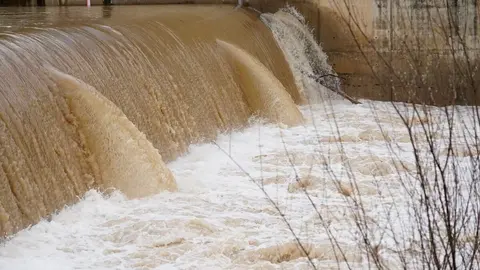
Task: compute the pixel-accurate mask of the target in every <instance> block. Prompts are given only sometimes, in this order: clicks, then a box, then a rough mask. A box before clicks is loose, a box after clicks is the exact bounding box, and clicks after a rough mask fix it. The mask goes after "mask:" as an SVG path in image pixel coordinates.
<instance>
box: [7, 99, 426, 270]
mask: <svg viewBox="0 0 480 270" xmlns="http://www.w3.org/2000/svg"><path fill="white" fill-rule="evenodd" d="M373 107H375V109H373ZM373 110H375V112H376V113H373ZM301 111H302V113H303V115H304V117H305V119H306V124H305V125H304V126H299V127H293V128H288V129H287V128H283V127H281V126H276V125H273V124H264V123H262V122H261V121H259V120H258V119H252V125H251V126H250V127H249V128H247V129H245V130H242V131H237V132H232V133H230V134H223V135H220V136H219V138H218V139H217V140H216V142H215V143H209V144H201V145H193V146H191V147H190V153H189V154H187V155H185V156H183V157H180V158H179V159H177V160H176V161H174V162H171V163H169V164H168V167H169V168H170V169H171V171H172V172H173V173H174V175H175V178H176V179H177V182H178V186H179V191H178V192H175V193H168V192H166V193H161V194H157V195H154V196H152V197H149V198H143V199H136V200H127V199H126V198H125V197H124V196H123V195H122V194H120V193H113V194H111V195H109V196H106V195H102V194H100V193H98V192H96V191H93V190H92V191H90V192H88V193H87V194H86V195H85V197H84V198H83V199H82V200H81V201H80V202H79V203H78V204H75V205H73V206H70V207H66V208H65V209H63V210H62V211H60V212H59V213H58V214H56V215H54V216H53V217H52V218H51V220H50V221H48V220H44V221H42V222H40V223H39V224H37V225H35V226H33V227H31V228H29V229H26V230H23V231H21V232H19V233H18V234H16V235H15V236H14V237H13V238H12V239H10V240H9V241H7V242H5V243H3V244H2V245H1V247H0V269H15V270H27V269H39V267H41V268H42V269H50V270H55V269H58V270H60V269H61V270H68V269H85V270H86V269H96V270H101V269H280V268H282V269H308V267H309V265H308V263H307V260H306V258H305V257H303V256H299V252H297V253H295V250H296V248H295V246H294V245H293V244H292V243H293V241H294V238H293V236H292V233H291V232H290V231H289V230H288V227H287V226H286V224H285V223H284V222H283V221H282V219H281V217H280V215H279V214H278V212H277V210H276V209H275V208H274V207H273V206H272V203H271V202H269V201H268V200H267V199H266V196H265V194H264V193H262V191H261V189H260V188H259V186H260V187H261V186H262V179H263V186H264V188H265V191H266V193H267V194H268V195H269V196H270V198H271V199H272V200H273V201H274V202H275V203H276V204H278V206H279V208H280V210H281V211H282V212H283V213H284V214H285V217H286V219H287V220H288V221H289V222H290V223H291V225H292V227H293V230H294V232H295V233H296V235H297V236H298V237H299V238H300V240H301V241H302V242H303V243H304V244H305V245H309V248H310V249H311V251H312V253H311V254H313V255H312V257H314V262H315V263H316V264H317V265H318V266H319V269H330V268H337V267H338V266H339V265H337V263H336V262H335V255H334V254H333V252H332V250H331V248H330V242H329V240H328V237H327V234H326V231H325V227H324V226H322V225H321V224H320V221H319V219H318V215H317V214H316V213H315V212H314V209H313V208H312V206H311V204H310V202H309V201H308V199H307V197H306V196H305V194H304V193H303V191H302V188H301V187H299V185H298V183H297V184H296V183H295V172H296V173H297V174H299V176H300V179H301V181H302V182H305V183H306V184H305V186H306V187H307V190H308V192H309V194H311V198H312V200H313V201H314V203H315V204H316V205H317V207H318V209H319V211H320V213H321V214H322V216H323V218H324V219H325V220H327V222H328V223H329V224H330V225H329V226H330V228H331V232H332V234H333V235H334V236H335V237H337V239H339V244H340V245H341V246H342V247H343V248H344V250H346V251H347V253H346V257H347V261H348V263H349V264H350V266H354V268H357V269H358V268H367V265H366V261H365V258H364V257H363V255H362V253H361V252H360V251H359V250H357V249H356V248H355V247H356V244H357V243H358V235H357V234H356V229H355V226H354V225H353V223H352V222H353V220H352V216H351V212H349V210H348V204H347V202H346V199H345V198H346V196H345V194H347V195H348V193H349V192H350V191H351V190H349V187H348V182H347V181H344V180H348V176H347V168H351V172H352V173H353V174H354V176H355V181H356V184H357V185H358V190H357V191H356V192H358V193H359V194H361V196H362V201H363V203H364V208H365V209H366V211H367V216H369V217H371V218H374V219H376V220H377V222H378V224H379V225H378V226H382V225H381V224H382V223H386V220H389V221H392V218H393V222H390V223H393V224H397V225H396V226H398V228H396V227H395V228H391V229H392V230H394V231H396V230H397V229H398V232H399V233H402V232H404V231H402V224H405V223H404V222H408V221H407V213H406V208H402V207H401V206H402V201H404V200H405V197H406V196H405V193H404V189H403V188H402V187H401V184H400V183H399V182H398V181H396V179H397V178H398V175H399V174H398V173H397V172H398V171H400V172H401V171H402V170H403V171H404V172H407V173H408V172H409V171H410V172H413V171H414V166H413V164H414V161H413V156H412V154H411V149H410V148H409V147H410V143H409V140H408V139H407V138H408V137H407V135H406V129H405V127H404V126H403V124H402V123H401V121H400V120H399V118H398V115H397V114H396V113H395V112H394V110H393V109H392V106H391V104H389V103H381V102H370V101H364V104H361V105H351V104H348V103H347V102H343V101H335V102H333V103H332V104H331V105H325V104H319V105H316V106H314V107H308V106H304V107H301ZM417 121H423V120H421V119H420V120H417ZM335 122H336V123H335ZM418 123H420V122H418ZM336 126H338V130H337V128H336ZM380 127H381V129H382V130H383V132H382V131H380ZM337 132H339V134H341V135H342V136H340V137H338V136H337V134H338V133H337ZM339 138H341V140H342V141H343V143H342V148H340V147H339V146H340V144H339V143H338V141H339ZM385 138H388V141H389V142H395V145H397V146H398V147H397V148H398V153H399V154H398V155H396V158H395V160H394V158H392V152H391V151H392V149H391V148H389V147H387V143H386V139H385ZM402 149H403V150H402ZM286 152H288V154H289V156H290V157H291V158H290V161H289V159H288V158H287V155H286V154H285V153H286ZM228 153H231V158H229V157H228ZM232 160H234V161H235V162H236V163H237V164H235V163H234V162H233V161H232ZM346 162H348V164H349V166H346V165H345V164H346ZM398 162H401V163H402V166H401V168H403V169H400V170H399V166H396V164H397V163H398ZM292 164H293V165H294V166H292ZM322 164H323V165H322ZM324 164H327V165H328V166H324ZM326 167H328V170H327V169H326ZM243 170H244V171H245V172H247V173H248V174H249V176H247V175H246V174H245V173H244V171H243ZM250 177H251V178H250ZM334 178H336V179H339V181H340V182H343V183H344V184H343V185H344V187H345V188H344V189H343V188H341V189H342V190H339V189H338V187H337V186H336V185H335V184H334V181H332V179H334ZM252 179H253V180H254V181H257V184H258V185H257V184H255V183H254V182H253V181H252ZM393 203H395V205H396V208H395V209H396V210H395V211H393V212H395V214H392V213H391V212H392V208H391V207H390V206H391V205H392V204H393ZM389 213H390V215H389ZM388 217H390V218H388ZM397 219H398V222H397V221H396V220H397ZM384 225H385V224H384ZM404 233H405V232H404ZM383 245H386V246H388V245H389V242H388V239H387V240H384V243H383ZM384 257H385V259H386V260H387V261H388V257H389V256H388V252H387V253H386V254H384ZM341 265H342V264H341ZM341 265H340V266H341Z"/></svg>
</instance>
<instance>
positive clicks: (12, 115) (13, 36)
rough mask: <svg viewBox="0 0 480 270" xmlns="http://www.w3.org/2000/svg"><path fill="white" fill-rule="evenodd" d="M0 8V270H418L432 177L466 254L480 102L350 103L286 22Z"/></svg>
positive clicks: (207, 11) (161, 11) (291, 20)
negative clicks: (443, 186) (449, 206)
mask: <svg viewBox="0 0 480 270" xmlns="http://www.w3.org/2000/svg"><path fill="white" fill-rule="evenodd" d="M13 11H15V12H13ZM0 15H1V16H0V27H1V28H0V63H1V65H0V72H1V74H2V76H3V77H2V80H0V164H1V169H0V233H1V234H2V235H1V236H2V237H1V238H0V269H2V270H3V269H15V270H17V269H20V270H27V269H28V270H33V269H38V268H39V267H41V268H45V269H59V270H60V269H61V270H66V269H67V270H69V269H72V270H73V269H85V270H87V269H88V270H104V269H135V270H136V269H138V270H140V269H142V270H144V269H152V270H153V269H164V270H166V269H312V268H314V267H316V269H371V268H373V266H374V264H375V262H372V260H374V259H377V260H378V262H379V263H380V264H381V265H382V267H385V268H387V269H399V268H402V269H417V268H421V267H422V266H424V265H425V264H422V263H425V261H422V260H424V259H425V258H424V257H422V256H423V255H424V254H425V253H422V252H425V250H428V248H429V247H428V245H426V244H425V238H423V237H425V234H424V233H423V232H424V231H425V230H426V227H424V226H426V224H425V223H422V222H423V221H426V220H427V221H430V218H429V217H426V216H425V212H422V210H425V208H421V207H422V203H423V202H424V199H425V197H422V193H421V191H422V189H421V186H424V187H425V186H426V187H427V189H429V192H430V193H428V192H427V193H428V195H430V194H433V195H434V197H433V199H432V198H430V203H431V204H432V205H435V206H436V207H439V206H438V204H437V203H439V202H441V201H442V198H440V199H438V200H437V197H435V196H439V194H441V193H438V192H439V191H438V190H439V188H438V187H439V185H438V182H437V181H439V175H441V176H442V177H444V178H443V180H445V179H446V181H444V182H443V183H447V184H448V185H450V184H452V186H453V187H451V188H452V189H451V190H452V194H450V195H448V194H447V196H452V198H456V199H455V200H453V201H454V207H457V208H458V209H459V212H458V213H460V212H461V213H463V214H459V215H460V216H462V215H463V216H462V217H464V218H466V219H465V220H463V221H464V223H462V225H461V226H460V227H459V228H458V235H459V238H458V239H459V241H458V243H459V244H460V246H459V249H458V250H459V254H460V255H461V256H464V255H466V256H468V254H471V252H472V250H473V249H474V248H475V247H476V246H477V243H478V241H475V240H478V233H477V232H478V231H477V230H476V229H477V228H478V227H475V226H470V225H472V223H474V222H475V219H472V218H470V217H475V216H477V214H478V209H480V208H479V207H478V201H480V200H479V199H478V198H475V196H478V194H480V192H479V191H478V185H477V183H478V173H477V172H478V164H479V163H478V156H479V153H480V152H479V149H478V148H479V147H478V145H480V144H478V136H477V134H478V132H480V126H479V125H478V123H479V122H478V111H476V110H475V109H476V108H474V107H466V106H456V107H455V106H453V107H444V108H438V107H430V106H426V105H422V106H418V105H417V106H415V105H412V104H405V103H394V102H392V103H390V102H388V103H386V102H378V101H369V100H362V102H361V103H360V104H355V105H354V104H352V103H351V102H350V101H348V100H345V99H344V98H343V97H342V95H344V93H343V92H342V86H341V85H340V83H339V82H340V81H339V79H338V77H337V76H336V74H335V71H334V70H333V69H332V67H331V66H330V65H329V64H328V61H327V60H328V59H327V56H326V54H325V52H324V51H323V50H322V48H321V46H319V45H318V44H316V43H315V41H314V39H313V37H312V36H311V33H310V31H309V29H308V27H307V26H306V21H305V19H304V18H303V17H301V16H300V15H299V13H298V12H297V11H296V10H294V9H291V8H286V9H282V10H281V11H279V12H277V13H274V14H261V15H259V14H257V13H255V12H253V11H251V10H248V9H233V7H231V6H201V5H197V6H182V5H177V6H160V7H153V6H143V7H140V6H128V7H121V6H115V7H92V8H90V9H84V8H75V7H68V8H64V7H60V8H46V9H38V10H36V11H35V12H31V11H30V10H28V9H26V10H25V9H24V10H21V11H20V12H19V10H12V9H0ZM328 75H331V76H328ZM335 92H336V93H335ZM406 127H407V128H406ZM432 148H434V150H435V151H430V150H431V149H432ZM439 163H442V164H446V165H445V167H441V168H440V169H439V167H440V166H437V165H436V164H439ZM432 164H433V165H432ZM420 176H421V177H420ZM422 177H424V178H422ZM423 191H425V189H423ZM462 198H467V200H463V199H462ZM470 198H472V199H471V200H470ZM427 199H428V198H427ZM419 204H420V206H419ZM423 206H425V205H423ZM415 207H420V208H415ZM419 209H420V211H418V210H419ZM437 209H440V208H433V210H431V211H430V212H428V213H429V214H431V215H432V216H433V219H434V220H435V226H437V228H439V231H438V234H435V235H434V236H433V238H434V241H437V242H441V241H446V240H445V239H447V238H446V237H445V236H444V235H443V233H444V231H443V229H444V228H446V227H448V226H446V223H445V222H444V221H443V220H442V216H441V214H440V213H439V212H440V211H437ZM464 225H465V226H464ZM473 225H475V224H473ZM365 241H370V242H369V244H370V246H369V248H371V250H370V251H369V252H372V251H373V255H372V253H368V252H367V251H366V248H365V245H366V244H365ZM299 242H300V243H301V244H302V247H300V245H299ZM441 243H443V244H445V242H441ZM302 248H303V250H304V251H305V252H306V253H305V252H303V250H302ZM440 254H441V251H440ZM442 256H443V254H442ZM477 257H478V256H477ZM474 263H477V264H478V259H472V264H474ZM399 266H400V267H399Z"/></svg>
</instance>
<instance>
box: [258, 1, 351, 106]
mask: <svg viewBox="0 0 480 270" xmlns="http://www.w3.org/2000/svg"><path fill="white" fill-rule="evenodd" d="M260 18H261V20H262V21H263V22H264V23H265V24H266V25H267V26H268V27H269V28H270V29H271V30H272V32H273V35H274V37H275V39H276V40H277V42H278V44H279V46H280V48H281V49H282V50H283V52H284V54H285V56H286V58H287V60H288V62H289V64H290V68H291V69H292V72H293V74H294V77H295V82H296V84H297V87H298V88H299V89H300V91H302V94H303V98H304V101H306V100H309V101H310V102H312V103H316V102H320V101H325V100H331V99H342V97H341V96H339V95H338V94H335V93H334V91H335V92H342V91H341V87H340V80H339V78H338V77H337V74H336V73H335V71H334V70H333V69H332V67H331V66H330V65H329V64H328V62H327V59H328V57H327V54H326V53H325V52H324V51H323V50H322V48H321V46H320V45H318V44H317V42H316V41H315V38H314V37H313V35H312V33H311V31H310V30H309V28H308V26H307V24H306V22H305V19H304V18H303V17H302V15H301V14H300V13H299V12H298V11H297V10H296V9H295V8H293V7H286V8H283V9H281V10H279V11H278V12H276V13H275V14H270V13H265V14H262V15H261V16H260Z"/></svg>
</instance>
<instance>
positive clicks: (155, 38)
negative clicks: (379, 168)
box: [0, 6, 301, 235]
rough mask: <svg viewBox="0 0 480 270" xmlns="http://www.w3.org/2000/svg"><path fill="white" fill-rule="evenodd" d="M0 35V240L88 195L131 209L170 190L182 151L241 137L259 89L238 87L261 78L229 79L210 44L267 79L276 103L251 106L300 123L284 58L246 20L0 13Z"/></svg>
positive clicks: (231, 73) (92, 12)
mask: <svg viewBox="0 0 480 270" xmlns="http://www.w3.org/2000/svg"><path fill="white" fill-rule="evenodd" d="M0 23H1V25H2V32H0V62H1V63H2V64H1V66H0V73H1V74H2V80H1V81H0V149H1V150H0V151H1V164H2V170H0V195H1V196H0V216H2V217H3V218H2V219H0V234H1V235H8V234H11V233H14V232H17V231H18V230H20V229H23V228H25V227H26V226H28V225H30V224H35V223H36V222H38V221H39V220H40V219H42V218H45V217H47V216H48V215H50V214H51V213H53V212H54V211H56V210H59V209H61V207H63V206H64V205H68V204H71V203H74V202H76V201H77V200H78V198H79V196H82V195H83V194H84V193H85V192H86V191H87V190H89V189H92V188H97V189H101V190H103V191H108V190H110V189H111V188H114V189H120V190H122V191H123V192H125V193H126V194H129V195H131V196H132V197H138V196H143V195H147V194H154V193H157V192H158V191H160V190H175V180H174V179H173V177H172V176H171V173H170V172H169V171H168V169H166V168H164V163H165V162H169V161H172V160H174V159H175V158H177V157H178V156H180V155H182V154H184V153H186V152H187V150H188V147H189V145H190V144H193V143H200V142H207V141H210V140H212V139H214V138H215V137H216V136H217V134H218V133H219V132H224V131H228V130H235V129H238V128H242V127H244V126H245V125H246V124H247V121H248V118H249V117H250V116H251V115H253V114H257V113H258V110H259V109H260V108H259V107H258V106H251V104H252V100H254V99H255V98H256V96H255V94H253V96H252V91H256V90H259V89H260V90H261V88H257V89H256V90H252V91H251V90H249V89H247V88H248V87H252V86H251V85H249V84H248V83H247V84H245V83H244V82H250V81H252V78H251V76H261V74H254V73H252V74H251V75H247V76H243V77H238V76H236V75H235V70H234V69H235V67H234V66H232V65H230V64H229V62H228V58H227V57H226V56H225V55H224V54H223V53H222V49H221V48H220V46H219V44H218V43H217V40H222V42H225V44H226V43H228V44H230V45H229V46H230V47H231V48H234V50H240V51H242V52H243V55H241V56H240V58H241V57H247V58H249V59H254V62H255V63H257V64H255V65H257V66H259V67H260V69H259V70H257V72H258V71H259V72H264V73H265V72H267V73H270V74H271V75H269V76H270V77H271V78H275V80H274V81H273V82H274V84H275V86H274V87H277V88H279V87H280V88H279V89H280V91H282V92H281V93H280V95H283V96H285V98H284V99H283V100H282V101H278V102H273V101H272V102H273V103H272V102H270V101H269V99H271V100H274V99H276V96H272V95H271V96H268V95H263V99H262V102H267V103H268V102H270V103H272V104H273V105H274V107H275V106H290V107H291V108H292V109H291V110H293V114H296V116H295V117H296V118H297V119H299V117H301V115H300V113H299V111H298V109H297V108H296V107H295V105H294V104H293V102H298V101H299V99H300V95H299V91H298V89H297V86H296V85H295V82H294V79H293V75H292V72H291V70H290V68H289V66H288V64H287V62H286V60H285V56H284V55H283V53H282V50H281V49H280V48H279V46H278V45H277V43H276V40H275V39H274V37H273V35H272V33H271V32H270V30H269V28H268V27H267V26H265V25H264V24H263V23H262V21H261V20H260V18H259V16H258V14H255V13H253V12H250V11H246V10H233V8H231V7H230V6H223V7H222V6H195V7H193V6H162V7H161V8H160V7H158V8H150V7H145V6H143V7H137V6H133V7H114V8H111V7H107V9H106V8H105V7H92V8H91V9H88V10H86V9H82V8H81V7H77V8H75V7H69V8H46V9H44V10H37V12H34V13H29V12H24V13H22V12H21V11H20V12H19V11H16V13H11V12H10V13H9V9H5V10H2V18H1V19H0ZM237 60H238V59H237ZM240 61H241V59H240ZM248 61H251V60H248ZM52 70H53V71H52ZM254 81H255V80H254ZM257 81H258V80H257ZM269 83H270V82H268V81H267V82H263V85H261V87H263V88H264V89H266V88H268V87H269V85H268V84H269ZM244 85H246V86H244ZM242 87H243V88H242ZM245 87H247V88H245ZM252 98H253V99H252ZM247 101H249V102H247ZM270 107H271V106H270ZM262 110H263V111H262V113H264V114H265V113H266V114H272V113H271V112H268V110H272V108H263V109H262ZM285 119H286V118H285ZM273 120H274V121H276V120H278V119H277V118H275V119H273ZM279 121H280V122H281V120H279ZM286 121H288V120H286ZM293 123H294V122H291V121H290V122H288V123H285V124H293ZM299 123H301V121H299V120H295V124H299Z"/></svg>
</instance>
